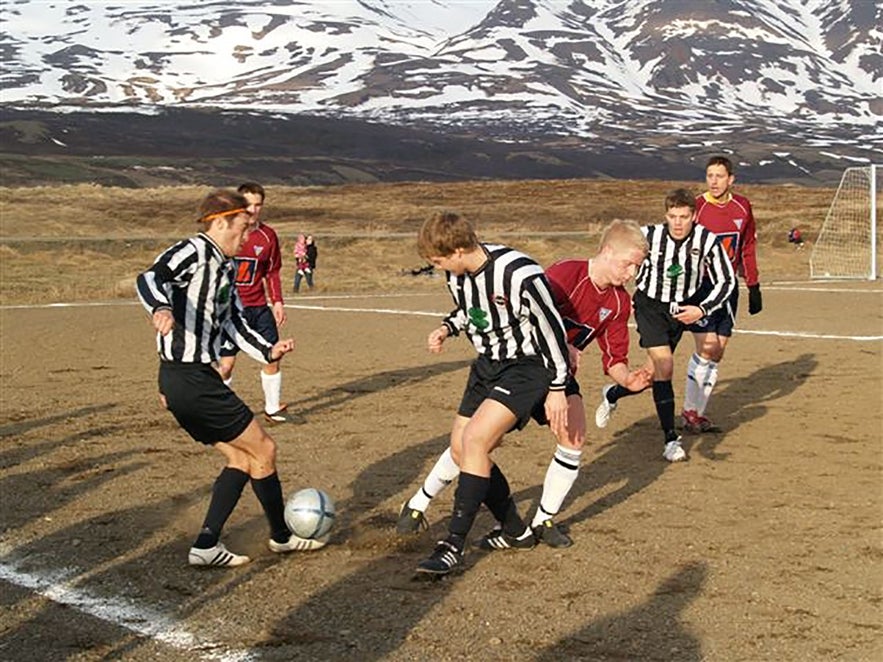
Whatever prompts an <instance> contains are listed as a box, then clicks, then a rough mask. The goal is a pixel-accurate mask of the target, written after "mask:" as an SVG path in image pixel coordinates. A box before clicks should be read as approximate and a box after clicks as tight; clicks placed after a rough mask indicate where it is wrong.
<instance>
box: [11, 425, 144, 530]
mask: <svg viewBox="0 0 883 662" xmlns="http://www.w3.org/2000/svg"><path fill="white" fill-rule="evenodd" d="M115 429H116V428H115V427H112V428H106V429H99V430H92V431H90V433H89V434H85V435H84V434H75V435H72V436H71V437H65V438H63V439H60V440H58V441H53V442H46V443H45V444H41V446H45V447H47V448H52V447H54V446H57V445H64V444H65V443H67V442H69V441H79V440H82V439H84V438H88V437H90V436H93V434H92V433H96V434H104V433H106V432H107V431H113V430H115ZM136 455H137V456H140V454H139V453H138V452H137V451H134V450H129V451H119V452H116V453H107V454H105V455H101V456H98V457H92V456H90V457H83V458H79V459H77V460H73V461H70V462H67V463H65V464H60V465H56V466H51V467H48V468H41V469H38V470H34V471H23V472H19V473H14V474H7V475H5V476H3V477H2V478H0V521H2V522H3V526H4V527H5V528H6V532H7V536H9V534H11V533H13V532H14V530H15V529H17V528H18V527H21V526H24V525H25V524H27V523H28V522H30V521H32V520H35V519H38V518H41V517H47V516H49V515H51V514H52V513H53V512H56V511H60V510H62V509H64V507H65V506H67V504H69V503H71V502H73V501H75V500H76V499H77V498H79V497H80V496H82V495H84V494H88V493H89V492H93V491H95V490H98V489H100V488H101V486H102V485H104V484H105V483H106V482H107V481H110V480H113V479H116V478H119V477H120V476H126V475H128V474H131V473H133V472H135V471H138V470H139V469H141V468H142V467H144V466H145V465H146V464H147V463H146V462H143V461H142V462H137V461H130V462H128V463H126V464H122V465H121V463H124V462H126V461H127V460H134V456H136Z"/></svg>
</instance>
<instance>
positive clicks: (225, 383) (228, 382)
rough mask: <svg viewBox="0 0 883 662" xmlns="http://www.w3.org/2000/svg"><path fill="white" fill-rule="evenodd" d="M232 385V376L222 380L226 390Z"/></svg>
mask: <svg viewBox="0 0 883 662" xmlns="http://www.w3.org/2000/svg"><path fill="white" fill-rule="evenodd" d="M232 383H233V375H230V376H229V377H227V379H225V380H224V386H226V387H227V388H233V387H232V386H231V384H232Z"/></svg>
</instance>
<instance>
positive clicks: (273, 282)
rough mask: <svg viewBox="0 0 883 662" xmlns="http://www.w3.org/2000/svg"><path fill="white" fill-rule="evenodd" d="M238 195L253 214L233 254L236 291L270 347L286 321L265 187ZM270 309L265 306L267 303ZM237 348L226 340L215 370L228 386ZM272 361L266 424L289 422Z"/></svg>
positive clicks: (266, 376) (266, 381)
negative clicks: (266, 218) (265, 217)
mask: <svg viewBox="0 0 883 662" xmlns="http://www.w3.org/2000/svg"><path fill="white" fill-rule="evenodd" d="M237 191H238V192H239V193H241V194H242V195H243V196H245V199H246V200H247V201H248V209H249V211H250V212H251V214H252V220H253V225H254V227H253V229H252V231H251V232H250V233H249V235H248V239H246V241H245V243H244V244H243V245H242V248H241V249H240V251H239V252H238V253H237V254H236V289H237V291H238V292H239V297H240V299H242V305H243V306H245V317H246V319H247V320H248V323H249V324H250V325H251V327H252V328H254V329H255V330H256V331H257V332H258V333H260V334H261V336H262V337H263V338H264V340H266V341H267V342H268V343H270V344H271V345H272V344H273V343H275V342H276V341H277V340H279V329H281V328H282V326H284V324H285V322H286V321H287V316H286V314H285V306H284V303H283V299H282V281H281V278H280V275H279V272H280V270H281V269H282V252H281V250H280V249H279V238H278V237H277V236H276V232H275V231H274V230H273V228H271V227H270V226H269V225H267V224H266V223H263V222H261V212H262V210H263V207H264V198H265V193H264V187H263V186H261V185H260V184H256V183H254V182H247V183H245V184H242V185H241V186H240V187H239V188H238V189H237ZM268 298H269V300H270V307H268V306H267V299H268ZM238 353H239V348H238V347H237V346H236V344H235V343H233V342H231V341H230V340H229V339H226V340H225V342H224V344H223V345H222V346H221V359H220V361H219V363H218V370H219V371H220V373H221V377H222V378H223V380H224V383H225V384H226V385H227V386H230V384H231V383H232V381H233V367H234V365H235V363H236V355H237V354H238ZM279 364H280V362H279V361H274V362H273V363H268V364H266V365H264V366H263V367H262V368H261V388H262V389H263V391H264V419H265V420H266V421H267V422H268V423H283V422H285V421H287V420H288V417H287V415H286V409H287V408H288V405H285V404H282V402H281V400H282V370H281V368H280V365H279Z"/></svg>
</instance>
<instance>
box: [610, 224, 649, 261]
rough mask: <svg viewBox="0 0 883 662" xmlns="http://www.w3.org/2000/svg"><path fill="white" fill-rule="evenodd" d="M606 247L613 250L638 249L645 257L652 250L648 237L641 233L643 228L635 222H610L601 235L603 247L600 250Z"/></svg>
mask: <svg viewBox="0 0 883 662" xmlns="http://www.w3.org/2000/svg"><path fill="white" fill-rule="evenodd" d="M606 246H610V247H611V248H614V249H618V248H637V249H638V250H640V251H641V252H642V253H644V254H645V255H646V254H647V252H648V251H649V250H650V244H648V243H647V237H645V236H644V233H643V232H641V226H640V225H638V224H637V223H636V222H635V221H629V220H622V219H616V220H613V221H611V222H610V225H608V226H607V227H606V228H604V232H603V233H601V245H600V246H599V250H604V248H605V247H606Z"/></svg>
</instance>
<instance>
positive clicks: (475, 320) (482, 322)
mask: <svg viewBox="0 0 883 662" xmlns="http://www.w3.org/2000/svg"><path fill="white" fill-rule="evenodd" d="M467 314H468V315H469V321H470V322H472V324H474V325H475V326H476V327H477V328H479V329H481V330H482V331H484V330H485V329H486V328H488V327H489V326H490V325H491V323H490V322H488V319H487V313H486V312H485V311H483V310H482V309H481V308H478V307H473V308H470V309H469V310H468V311H467Z"/></svg>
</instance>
